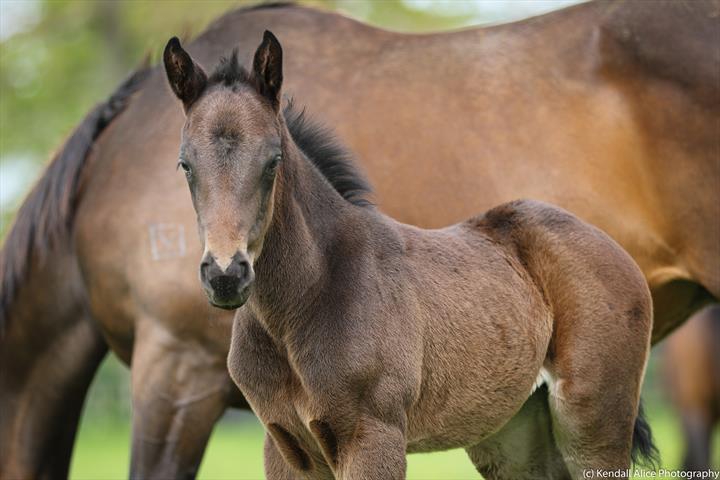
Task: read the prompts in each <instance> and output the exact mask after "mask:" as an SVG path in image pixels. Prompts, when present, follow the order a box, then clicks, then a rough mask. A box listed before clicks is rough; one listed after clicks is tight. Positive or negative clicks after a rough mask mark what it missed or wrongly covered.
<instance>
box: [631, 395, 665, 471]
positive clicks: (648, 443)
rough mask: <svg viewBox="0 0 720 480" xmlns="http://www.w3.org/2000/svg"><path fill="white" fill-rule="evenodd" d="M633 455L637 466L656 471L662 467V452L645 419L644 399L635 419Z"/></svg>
mask: <svg viewBox="0 0 720 480" xmlns="http://www.w3.org/2000/svg"><path fill="white" fill-rule="evenodd" d="M631 454H632V461H633V463H634V464H635V465H639V466H642V467H645V468H648V469H651V470H656V469H658V468H659V467H660V452H659V451H658V449H657V447H656V446H655V443H654V441H653V436H652V431H651V430H650V425H649V424H648V422H647V419H646V418H645V409H644V408H643V404H642V399H641V400H640V407H639V408H638V415H637V418H636V419H635V428H634V429H633V437H632V453H631Z"/></svg>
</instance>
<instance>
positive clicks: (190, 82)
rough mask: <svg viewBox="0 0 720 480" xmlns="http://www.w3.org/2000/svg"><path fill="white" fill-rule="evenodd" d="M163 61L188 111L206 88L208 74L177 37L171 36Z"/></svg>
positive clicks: (172, 85) (171, 82) (178, 95)
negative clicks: (184, 48)
mask: <svg viewBox="0 0 720 480" xmlns="http://www.w3.org/2000/svg"><path fill="white" fill-rule="evenodd" d="M163 62H164V63H165V73H167V77H168V82H170V87H171V88H172V91H173V92H175V95H177V97H178V98H179V99H180V100H182V102H183V107H184V108H185V113H187V111H188V110H189V109H190V106H191V105H192V104H193V102H195V100H197V99H198V97H200V94H201V93H202V91H203V90H204V89H205V86H206V85H207V75H205V72H204V71H203V69H202V68H201V67H200V65H198V64H197V63H195V62H194V61H193V59H192V58H191V57H190V54H188V53H187V52H186V51H185V50H183V48H182V47H181V46H180V40H178V38H177V37H173V38H171V39H170V41H169V42H168V43H167V45H166V46H165V52H164V53H163Z"/></svg>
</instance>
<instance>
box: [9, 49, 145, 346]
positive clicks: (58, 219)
mask: <svg viewBox="0 0 720 480" xmlns="http://www.w3.org/2000/svg"><path fill="white" fill-rule="evenodd" d="M151 71H152V70H151V69H150V68H148V66H147V62H145V63H144V64H143V65H142V66H141V67H140V68H139V69H138V70H137V71H135V72H134V73H133V74H132V75H130V76H129V77H128V78H127V79H126V80H125V81H124V82H123V83H122V84H121V85H120V86H119V87H118V89H117V90H116V91H115V93H113V95H112V96H111V97H110V98H109V99H108V100H107V101H105V102H102V103H100V104H98V105H97V106H96V107H95V108H94V109H93V110H92V111H91V112H90V113H88V114H87V116H86V117H85V118H84V119H83V121H82V122H81V123H80V125H78V126H77V128H76V129H75V130H74V131H73V132H72V134H70V136H69V137H68V139H67V140H66V141H65V143H64V144H63V146H62V147H61V148H60V150H59V151H58V152H57V153H56V154H55V156H54V157H53V159H52V161H51V162H50V163H49V165H48V166H47V168H46V169H45V172H44V173H43V175H42V177H41V178H40V179H39V180H38V182H37V183H36V184H35V187H34V188H33V189H32V191H31V192H30V194H29V195H28V196H27V198H26V199H25V201H24V202H23V204H22V206H21V207H20V209H19V210H18V213H17V215H16V217H15V221H14V223H13V225H12V228H11V229H10V231H9V232H8V234H7V236H6V237H5V242H4V245H3V248H2V251H1V252H0V337H1V336H2V333H3V332H4V330H5V327H6V322H7V317H8V315H9V310H10V308H11V306H12V304H13V301H14V299H15V296H16V295H17V292H18V289H19V287H20V285H22V283H23V282H24V281H26V279H27V278H26V277H27V276H28V273H29V270H30V265H31V262H32V261H34V260H35V261H39V262H42V261H43V260H44V258H46V257H47V255H48V253H49V252H50V251H51V250H52V249H53V248H56V247H57V246H58V245H60V244H62V242H64V241H67V240H68V239H69V238H70V232H71V227H72V222H73V217H74V214H75V210H76V208H77V200H78V198H77V197H78V186H79V183H80V178H81V174H82V171H83V167H84V166H85V161H86V160H87V157H88V155H89V154H90V151H91V150H92V147H93V144H94V143H95V141H96V140H97V138H98V137H99V136H100V134H101V133H102V132H103V130H105V128H106V127H107V126H108V125H109V124H110V122H112V121H113V120H114V119H115V117H117V116H118V115H119V114H120V113H121V112H122V111H123V110H124V109H125V107H126V106H127V104H128V102H129V100H130V97H131V96H132V94H133V93H135V92H136V91H137V90H138V89H139V88H140V86H141V85H142V84H143V82H144V80H145V79H146V78H147V77H148V76H149V74H150V73H151Z"/></svg>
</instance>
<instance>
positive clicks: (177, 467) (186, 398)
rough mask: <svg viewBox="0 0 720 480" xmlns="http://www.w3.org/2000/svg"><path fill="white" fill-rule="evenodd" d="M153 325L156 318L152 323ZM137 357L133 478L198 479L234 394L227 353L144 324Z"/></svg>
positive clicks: (133, 374) (133, 372)
mask: <svg viewBox="0 0 720 480" xmlns="http://www.w3.org/2000/svg"><path fill="white" fill-rule="evenodd" d="M148 323H152V322H148ZM136 338H137V340H136V343H135V346H134V349H133V357H132V369H131V380H132V401H133V432H132V454H131V467H130V477H131V478H174V479H181V478H182V479H185V478H194V477H195V475H196V474H197V470H198V467H199V465H200V461H201V460H202V455H203V452H204V451H205V447H206V445H207V442H208V439H209V438H210V434H211V432H212V429H213V426H214V425H215V422H216V421H217V419H218V418H219V417H220V416H221V415H222V413H223V412H224V411H225V409H226V408H227V406H228V404H229V401H230V397H231V396H232V395H233V394H234V392H235V386H234V385H233V384H232V381H231V380H230V377H229V375H228V374H227V370H226V367H225V361H224V358H223V357H222V355H213V354H211V353H209V352H207V351H206V350H205V349H203V348H201V347H198V345H197V344H193V343H190V344H186V343H185V342H182V341H180V340H178V339H177V338H175V337H174V336H173V335H172V334H170V333H169V332H167V331H165V330H164V329H163V328H162V327H161V326H147V324H146V323H143V324H142V325H141V326H140V327H139V329H138V333H137V337H136Z"/></svg>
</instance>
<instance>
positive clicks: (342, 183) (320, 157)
mask: <svg viewBox="0 0 720 480" xmlns="http://www.w3.org/2000/svg"><path fill="white" fill-rule="evenodd" d="M251 82H252V79H251V74H250V73H249V72H248V71H247V70H246V69H245V68H244V67H243V66H242V65H240V62H239V61H238V54H237V50H233V52H232V54H231V55H230V56H229V57H223V58H221V59H220V63H219V64H218V66H217V67H216V68H215V70H214V71H213V72H212V74H211V75H210V77H209V79H208V84H209V86H210V85H224V86H226V87H230V88H232V87H233V86H235V85H240V84H243V83H251ZM283 115H284V117H285V122H286V123H287V127H288V130H289V131H290V135H292V138H293V140H294V141H295V143H296V144H297V146H298V147H299V148H300V150H301V151H302V152H303V154H304V155H305V157H306V158H307V159H308V160H309V161H310V162H311V163H312V164H313V165H314V166H315V167H316V168H317V169H318V170H319V171H320V173H321V174H322V175H323V177H325V179H327V181H328V182H329V183H330V185H332V187H333V188H334V189H335V190H336V191H337V192H338V193H339V194H340V195H341V196H342V197H343V198H344V199H345V200H347V201H348V202H350V203H352V204H354V205H359V206H363V207H368V206H372V202H371V201H370V200H369V199H368V197H369V195H370V194H371V193H372V187H371V186H370V182H369V181H368V180H367V178H366V177H365V175H364V174H363V173H362V171H361V170H360V168H359V167H358V163H357V161H356V160H355V158H354V156H353V154H352V153H350V151H349V150H348V149H347V148H346V147H345V146H344V145H343V144H342V143H341V142H340V141H339V140H338V139H337V137H336V136H335V135H334V134H333V132H332V131H331V130H330V129H329V128H327V127H326V126H324V125H322V124H320V123H319V122H317V121H315V120H313V119H311V118H310V117H309V116H308V115H307V113H306V111H305V109H304V108H303V109H298V108H297V107H296V106H295V104H294V102H293V100H292V99H289V100H287V102H286V104H285V107H284V108H283Z"/></svg>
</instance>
